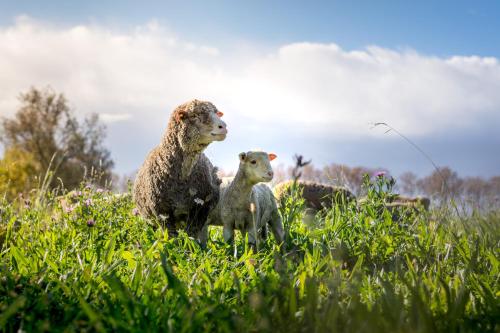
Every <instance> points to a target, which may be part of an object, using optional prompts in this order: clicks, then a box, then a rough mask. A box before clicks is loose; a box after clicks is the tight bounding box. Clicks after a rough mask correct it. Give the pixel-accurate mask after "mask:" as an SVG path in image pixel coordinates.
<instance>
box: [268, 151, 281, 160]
mask: <svg viewBox="0 0 500 333" xmlns="http://www.w3.org/2000/svg"><path fill="white" fill-rule="evenodd" d="M267 156H269V161H272V160H274V159H275V158H276V157H278V155H276V154H273V153H270V154H267Z"/></svg>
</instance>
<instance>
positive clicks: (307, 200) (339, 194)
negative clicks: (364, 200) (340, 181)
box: [273, 180, 356, 212]
mask: <svg viewBox="0 0 500 333" xmlns="http://www.w3.org/2000/svg"><path fill="white" fill-rule="evenodd" d="M292 187H293V181H291V180H290V181H285V182H281V183H279V184H277V185H276V186H275V187H274V189H273V190H274V195H275V196H276V199H277V200H278V202H280V203H281V202H282V201H283V200H284V199H285V198H286V197H287V196H289V195H290V194H291V191H292ZM297 189H298V190H299V191H300V192H301V194H302V197H303V198H304V204H305V206H306V208H307V209H308V210H309V211H311V212H317V211H319V210H321V209H323V208H326V209H330V208H332V206H333V205H335V204H337V205H346V204H347V203H349V202H351V201H356V197H355V196H354V194H352V192H351V191H349V190H348V189H347V188H345V187H341V186H333V185H327V184H320V183H316V182H309V181H297Z"/></svg>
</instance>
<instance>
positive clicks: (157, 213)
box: [134, 100, 220, 236]
mask: <svg viewBox="0 0 500 333" xmlns="http://www.w3.org/2000/svg"><path fill="white" fill-rule="evenodd" d="M214 109H215V110H216V108H215V106H214V105H213V104H212V103H210V102H204V101H198V100H193V101H190V102H188V103H185V104H182V105H180V106H179V107H177V108H176V109H175V110H174V112H173V113H172V115H171V117H170V120H169V123H168V128H167V131H166V132H165V134H164V136H163V138H162V141H161V143H160V145H158V146H157V147H155V148H154V149H153V150H152V151H151V152H150V153H149V155H148V156H147V158H146V160H145V161H144V164H143V165H142V167H141V168H140V170H139V172H138V174H137V178H136V180H135V184H134V201H135V203H136V206H137V208H138V209H139V212H140V213H141V215H143V216H145V217H153V218H154V217H156V218H159V220H160V221H161V222H162V225H163V227H166V228H167V229H168V231H169V233H171V234H173V235H175V234H176V231H177V230H178V229H179V228H182V229H184V230H185V231H186V232H187V233H188V234H189V235H190V236H194V235H196V234H197V233H198V232H199V230H201V228H202V227H203V225H204V223H205V221H206V219H207V216H208V213H209V212H210V210H211V209H213V207H215V204H216V203H217V201H218V199H219V185H220V179H219V178H218V177H217V174H216V172H217V169H216V168H215V167H214V166H213V165H212V163H210V160H209V159H208V158H207V157H206V156H205V154H203V150H204V149H205V148H206V146H208V144H201V143H200V129H199V125H198V124H201V123H203V122H206V121H207V119H208V118H209V112H214Z"/></svg>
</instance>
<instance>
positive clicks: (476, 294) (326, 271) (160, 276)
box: [0, 179, 500, 332]
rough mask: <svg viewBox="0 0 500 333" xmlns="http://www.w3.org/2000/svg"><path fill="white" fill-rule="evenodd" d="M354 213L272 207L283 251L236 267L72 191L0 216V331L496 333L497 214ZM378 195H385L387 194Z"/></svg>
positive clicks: (294, 203) (377, 196)
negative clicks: (312, 214)
mask: <svg viewBox="0 0 500 333" xmlns="http://www.w3.org/2000/svg"><path fill="white" fill-rule="evenodd" d="M387 185H388V184H387V183H386V182H385V181H384V180H383V179H378V180H376V181H375V183H371V184H370V185H369V186H368V200H367V201H366V202H364V203H363V204H362V205H361V206H359V207H356V205H355V204H353V205H351V206H349V207H347V208H346V209H339V208H335V209H332V210H331V211H328V212H323V213H322V214H321V215H318V216H317V218H316V220H315V223H314V224H313V225H304V224H303V223H302V222H301V210H302V202H301V200H300V198H299V197H298V196H292V197H290V198H288V200H287V202H286V203H284V205H283V206H282V207H281V213H282V216H283V220H284V225H285V230H286V242H285V244H283V246H282V248H279V247H278V246H277V245H276V244H275V242H274V239H273V238H272V237H270V239H269V240H268V241H267V243H265V244H261V250H260V251H259V252H258V253H257V254H255V253H252V252H251V251H250V252H248V251H247V252H245V246H244V241H243V240H241V239H240V238H237V240H236V242H235V247H236V250H237V251H236V252H237V254H236V256H235V255H234V250H233V248H232V247H231V246H229V245H226V244H224V243H223V241H222V235H221V230H220V229H217V228H214V229H212V230H211V241H210V242H209V244H208V247H207V248H206V249H201V248H200V246H199V245H198V244H197V242H196V241H194V240H192V239H190V238H188V237H187V236H185V235H182V234H181V236H180V237H177V238H175V239H169V238H168V235H167V233H166V232H163V231H162V230H161V229H155V228H153V227H151V226H150V225H149V224H148V223H147V221H146V220H144V219H143V218H141V217H140V216H138V215H137V214H135V211H134V206H133V204H132V202H131V200H130V198H129V196H123V197H116V196H112V195H110V194H109V193H108V192H106V191H104V192H103V191H100V190H94V189H91V188H88V187H87V188H82V189H81V192H74V193H73V195H72V196H71V200H73V201H74V202H75V203H78V204H73V205H68V204H67V203H66V204H64V205H62V204H61V203H60V200H56V199H55V198H54V197H53V196H52V195H51V194H50V193H49V194H44V195H41V196H39V197H37V198H32V200H31V201H26V202H24V203H23V204H15V205H12V204H10V205H9V204H7V203H5V202H4V203H3V204H1V208H0V219H1V224H0V227H1V229H0V242H1V258H0V271H1V276H0V279H1V281H0V329H1V330H2V331H5V332H16V331H17V332H31V331H51V332H57V331H102V332H104V331H140V332H149V331H167V332H205V331H206V332H249V331H252V332H271V331H272V332H332V331H339V332H499V331H500V325H499V321H500V301H499V297H500V288H499V278H500V274H499V257H500V251H499V249H500V211H499V210H496V211H491V212H484V213H477V212H473V213H471V214H469V215H468V216H459V215H457V213H456V210H454V209H453V207H452V205H451V204H450V205H446V206H444V207H440V208H434V209H433V210H431V212H429V213H420V214H412V213H410V212H408V213H405V214H400V216H399V217H398V218H397V219H393V216H392V215H391V214H390V213H389V212H388V211H387V210H385V209H384V206H383V200H384V197H385V196H386V195H387V194H388V191H387ZM389 187H390V186H389Z"/></svg>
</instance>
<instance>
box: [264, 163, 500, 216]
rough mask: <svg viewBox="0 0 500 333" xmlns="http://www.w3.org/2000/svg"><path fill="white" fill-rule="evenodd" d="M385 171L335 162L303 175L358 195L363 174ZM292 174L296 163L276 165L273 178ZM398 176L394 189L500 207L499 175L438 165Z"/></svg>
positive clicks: (309, 168)
mask: <svg viewBox="0 0 500 333" xmlns="http://www.w3.org/2000/svg"><path fill="white" fill-rule="evenodd" d="M365 174H368V175H370V176H372V177H375V176H377V175H385V177H387V178H390V177H392V176H391V174H390V172H389V171H388V170H387V169H383V168H369V167H364V166H354V167H351V166H348V165H344V164H336V163H332V164H329V165H326V166H324V167H316V166H314V165H313V164H311V163H310V164H308V165H306V166H305V167H304V168H303V169H302V175H301V179H302V180H305V181H314V182H320V183H327V184H331V185H336V186H346V187H347V188H349V189H350V190H351V191H352V192H353V193H354V194H355V195H356V196H358V197H359V196H363V195H364V188H363V176H364V175H365ZM292 178H293V167H286V166H284V165H279V166H278V167H276V168H275V178H274V182H275V183H278V182H281V181H283V180H286V179H292ZM394 178H395V179H396V186H395V190H396V191H398V192H399V193H400V194H403V195H407V196H417V195H420V196H427V197H429V198H430V199H432V201H433V202H434V203H440V202H449V201H450V200H453V201H455V202H456V203H458V204H460V205H463V204H465V205H467V206H468V208H474V209H490V208H498V207H500V176H493V177H489V178H482V177H460V176H459V175H458V173H457V172H456V171H453V170H452V169H451V168H450V167H439V168H437V169H435V170H434V171H432V172H431V173H430V174H429V175H427V176H424V177H419V176H417V175H416V174H415V173H413V172H411V171H408V172H405V173H403V174H401V175H399V176H398V177H394Z"/></svg>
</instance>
